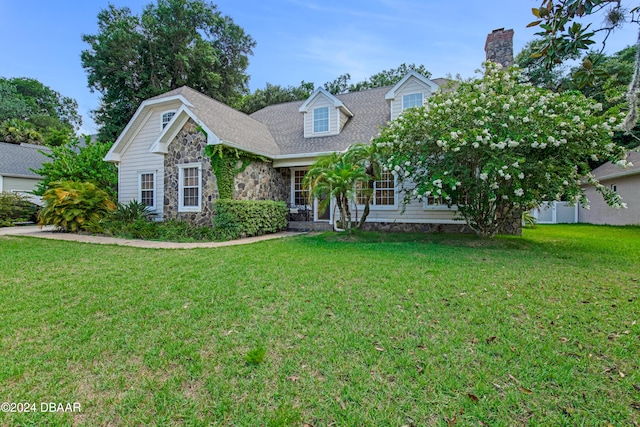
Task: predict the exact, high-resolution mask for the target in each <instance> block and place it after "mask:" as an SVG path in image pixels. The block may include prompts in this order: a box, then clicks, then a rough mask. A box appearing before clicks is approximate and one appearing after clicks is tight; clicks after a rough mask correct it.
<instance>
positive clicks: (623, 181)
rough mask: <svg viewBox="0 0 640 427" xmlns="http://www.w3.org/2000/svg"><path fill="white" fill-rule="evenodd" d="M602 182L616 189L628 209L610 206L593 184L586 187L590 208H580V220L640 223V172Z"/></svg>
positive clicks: (598, 222)
mask: <svg viewBox="0 0 640 427" xmlns="http://www.w3.org/2000/svg"><path fill="white" fill-rule="evenodd" d="M601 184H602V185H604V186H606V187H609V188H611V185H615V186H616V191H617V192H618V194H620V196H621V197H622V201H623V202H625V203H626V204H627V209H613V208H610V207H609V206H608V205H607V204H606V203H605V201H604V199H603V198H602V195H600V193H598V192H597V191H596V190H595V188H594V187H593V186H588V187H586V189H585V194H586V196H587V199H589V202H590V205H591V206H590V209H589V210H587V209H584V208H582V207H580V208H579V210H578V221H579V222H587V223H591V224H608V225H639V224H640V174H638V175H631V176H625V177H621V178H614V179H609V180H606V181H601Z"/></svg>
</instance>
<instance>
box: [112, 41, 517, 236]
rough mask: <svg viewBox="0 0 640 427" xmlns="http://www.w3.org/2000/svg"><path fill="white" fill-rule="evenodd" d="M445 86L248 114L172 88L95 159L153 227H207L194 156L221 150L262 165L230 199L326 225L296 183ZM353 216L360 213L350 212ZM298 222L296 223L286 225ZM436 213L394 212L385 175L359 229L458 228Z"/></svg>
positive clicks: (504, 45) (207, 209)
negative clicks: (112, 171) (322, 159)
mask: <svg viewBox="0 0 640 427" xmlns="http://www.w3.org/2000/svg"><path fill="white" fill-rule="evenodd" d="M512 37H513V30H507V31H504V30H503V29H500V30H496V31H494V32H493V33H491V34H489V37H488V38H487V44H486V46H485V50H486V51H487V58H489V59H492V60H497V61H500V58H501V57H505V56H506V58H507V59H506V60H505V61H504V62H507V63H508V61H513V50H512V48H511V45H512V42H511V41H512ZM446 81H447V80H446V79H433V80H430V79H427V78H426V77H424V76H422V75H420V74H418V73H416V72H410V73H409V74H407V75H406V76H404V78H403V79H402V80H400V81H399V82H398V83H397V84H396V85H394V86H392V87H384V88H376V89H371V90H366V91H362V92H353V93H347V94H342V95H335V96H334V95H332V94H331V93H329V92H327V91H326V90H324V89H323V88H319V89H317V90H316V91H315V92H313V93H312V94H311V95H310V96H309V98H308V99H306V100H304V101H298V102H290V103H284V104H278V105H271V106H268V107H266V108H264V109H262V110H259V111H257V112H255V113H253V114H251V115H246V114H244V113H241V112H239V111H236V110H234V109H233V108H231V107H229V106H227V105H224V104H222V103H220V102H218V101H216V100H214V99H211V98H209V97H207V96H205V95H203V94H201V93H199V92H196V91H194V90H193V89H190V88H188V87H181V88H178V89H175V90H172V91H169V92H167V93H164V94H162V95H159V96H156V97H154V98H151V99H148V100H146V101H144V102H143V103H142V104H141V105H140V107H139V108H138V110H137V111H136V113H135V114H134V116H133V118H132V119H131V121H130V122H129V123H128V125H127V126H126V128H125V129H124V131H123V132H122V134H121V135H120V136H119V137H118V139H117V140H116V142H115V143H114V145H113V147H112V148H111V150H110V151H109V153H108V154H107V155H106V157H105V160H106V161H110V162H114V163H116V164H117V165H118V174H119V179H118V181H119V188H118V195H119V196H118V198H119V202H121V203H125V202H127V201H129V200H138V201H140V202H142V203H144V204H146V205H148V206H149V207H150V208H151V209H152V210H153V211H155V212H156V213H157V214H158V217H159V218H165V219H168V218H172V219H180V220H186V221H190V222H192V223H195V224H200V225H207V224H211V220H212V216H213V213H212V201H213V200H214V199H216V198H217V197H218V190H217V186H216V178H215V176H214V174H213V171H212V168H211V161H210V159H209V157H208V156H207V155H206V154H205V153H204V150H205V147H206V146H207V145H211V144H223V145H225V146H228V147H232V148H236V149H239V150H242V151H245V152H249V153H252V154H256V155H259V156H262V157H263V158H264V159H266V161H254V162H252V163H251V164H250V165H249V166H248V167H247V168H246V169H245V170H244V171H243V172H241V173H239V174H238V175H237V176H236V178H235V198H237V199H254V200H261V199H271V200H282V201H285V202H287V203H288V205H289V206H290V211H291V216H292V219H305V220H308V221H313V222H315V223H316V224H323V223H325V224H332V223H333V222H334V218H333V212H334V209H333V208H329V209H328V210H327V211H325V212H320V211H319V210H318V202H317V201H314V202H313V203H308V202H307V201H306V200H305V197H304V192H303V189H302V186H301V184H302V179H303V177H304V174H305V172H306V170H307V169H308V167H309V166H310V165H311V164H312V163H313V162H314V161H315V160H316V159H317V158H318V157H319V156H322V155H326V154H329V153H331V152H340V151H344V150H346V149H347V148H348V147H349V146H350V145H352V144H354V143H363V142H364V143H366V142H369V141H370V140H371V139H372V138H373V137H375V136H376V135H377V134H378V132H379V130H380V128H381V127H383V126H385V125H386V124H387V123H388V122H389V121H390V120H393V119H395V118H396V117H398V116H399V115H400V114H401V113H402V111H403V110H405V109H407V108H411V107H414V106H421V105H423V103H424V102H425V101H426V100H427V99H428V98H429V97H430V96H431V95H432V94H433V93H434V92H436V91H437V90H439V88H440V86H441V85H443V84H444V83H445V82H446ZM359 211H360V212H361V211H362V210H361V209H359ZM301 215H302V216H305V215H306V217H305V218H296V216H301ZM454 215H455V211H454V210H452V209H450V208H448V207H447V206H446V205H442V204H436V205H429V204H425V203H422V202H417V201H414V202H412V203H411V204H409V205H407V206H403V205H402V195H400V194H399V190H398V188H397V187H396V183H395V180H394V176H393V175H392V174H389V173H387V174H384V175H383V176H382V179H381V180H380V181H377V182H375V183H374V198H373V204H372V206H371V212H370V214H369V217H368V220H367V223H369V224H373V225H374V226H378V227H380V228H386V229H399V230H411V229H414V230H431V229H443V228H448V229H451V228H453V229H462V228H463V226H464V223H463V222H461V221H459V220H456V219H454Z"/></svg>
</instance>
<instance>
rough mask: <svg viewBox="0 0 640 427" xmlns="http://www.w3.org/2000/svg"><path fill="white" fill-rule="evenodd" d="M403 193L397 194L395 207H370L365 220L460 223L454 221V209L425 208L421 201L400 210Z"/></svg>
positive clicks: (359, 211) (353, 210)
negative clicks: (396, 205)
mask: <svg viewBox="0 0 640 427" xmlns="http://www.w3.org/2000/svg"><path fill="white" fill-rule="evenodd" d="M402 197H403V194H402V193H400V194H398V207H397V208H396V209H389V208H386V207H385V208H384V209H376V207H375V206H371V207H370V211H369V216H368V217H367V222H398V223H415V224H417V223H420V224H460V223H463V222H461V221H454V219H453V217H454V215H455V214H456V211H453V210H437V209H425V208H424V205H423V204H422V202H419V201H417V200H412V201H411V203H409V204H407V205H406V206H405V207H404V208H405V210H404V213H403V212H402V209H403V205H402ZM351 213H352V215H353V216H355V208H352V212H351ZM361 214H362V207H358V215H361Z"/></svg>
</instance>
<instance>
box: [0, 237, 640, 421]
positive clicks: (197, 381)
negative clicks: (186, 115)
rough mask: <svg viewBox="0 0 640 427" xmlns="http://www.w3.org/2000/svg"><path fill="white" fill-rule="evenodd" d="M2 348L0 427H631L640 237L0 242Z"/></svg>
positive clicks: (639, 397)
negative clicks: (230, 243)
mask: <svg viewBox="0 0 640 427" xmlns="http://www.w3.org/2000/svg"><path fill="white" fill-rule="evenodd" d="M0 333H1V341H0V402H5V401H6V402H33V403H36V405H37V410H38V412H36V413H28V414H18V413H0V425H2V426H4V425H9V426H14V425H15V426H18V425H20V426H26V425H34V426H35V425H49V426H54V425H87V426H97V425H110V426H116V425H127V426H129V425H163V426H165V425H189V426H191V425H202V426H209V425H224V426H232V425H233V426H288V425H294V426H303V425H311V426H314V427H318V426H328V425H334V426H404V425H408V426H431V425H434V426H451V425H457V426H468V425H470V426H518V425H534V426H535V425H544V426H547V425H554V426H561V425H566V426H576V425H584V426H607V425H609V424H611V425H613V426H630V425H634V423H635V425H637V423H638V422H640V228H619V227H618V228H616V227H594V226H586V225H576V226H546V227H545V226H539V227H538V228H536V229H533V230H525V231H524V236H523V237H522V238H514V237H500V238H496V239H494V240H491V241H483V240H479V239H477V238H476V237H474V236H460V235H446V234H435V235H419V234H405V235H385V234H364V235H358V236H356V237H351V238H349V237H345V236H342V235H340V236H338V235H333V234H321V235H317V236H300V237H295V238H287V239H281V240H275V241H268V242H262V243H257V244H253V245H242V246H235V247H228V248H220V249H198V250H146V249H136V248H128V247H115V246H101V245H89V244H80V243H72V242H62V241H50V240H39V239H35V238H26V237H2V238H0ZM262 355H263V357H261V356H262ZM41 402H57V403H65V404H66V403H73V402H78V403H80V404H81V408H82V410H81V412H79V413H57V414H52V413H43V412H40V409H41V407H40V403H41Z"/></svg>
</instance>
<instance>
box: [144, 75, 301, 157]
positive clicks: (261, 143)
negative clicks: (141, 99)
mask: <svg viewBox="0 0 640 427" xmlns="http://www.w3.org/2000/svg"><path fill="white" fill-rule="evenodd" d="M176 95H182V96H183V97H184V98H185V99H186V100H187V101H189V102H190V103H191V104H193V107H189V109H190V110H191V111H193V113H194V114H195V115H196V116H197V117H198V118H199V119H200V120H201V121H202V124H204V125H205V126H207V127H208V128H209V129H210V130H211V131H212V132H213V133H215V134H216V136H217V137H218V138H220V139H221V140H223V141H227V142H232V143H234V144H237V145H240V146H242V147H246V148H247V149H248V150H255V151H258V152H263V153H266V154H271V155H276V154H279V152H280V149H279V148H278V146H277V145H276V142H275V141H274V139H273V137H272V136H271V133H270V132H269V129H268V128H267V126H266V125H265V124H264V123H261V122H260V121H258V120H256V119H254V118H252V117H250V116H248V115H246V114H244V113H242V112H240V111H237V110H234V109H233V108H231V107H229V106H228V105H225V104H223V103H221V102H219V101H216V100H215V99H212V98H209V97H208V96H206V95H203V94H201V93H200V92H198V91H196V90H193V89H191V88H190V87H187V86H182V87H180V88H178V89H174V90H172V91H170V92H166V93H163V94H162V95H158V96H156V97H154V98H151V99H152V100H153V99H161V98H167V97H170V96H176ZM298 114H299V113H298Z"/></svg>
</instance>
